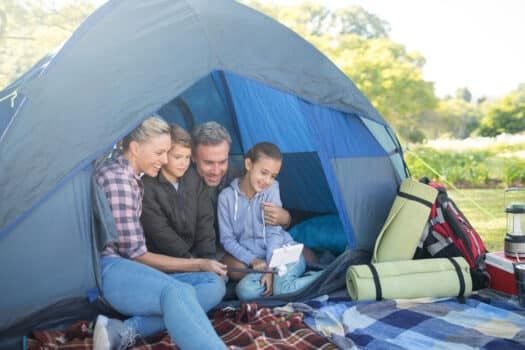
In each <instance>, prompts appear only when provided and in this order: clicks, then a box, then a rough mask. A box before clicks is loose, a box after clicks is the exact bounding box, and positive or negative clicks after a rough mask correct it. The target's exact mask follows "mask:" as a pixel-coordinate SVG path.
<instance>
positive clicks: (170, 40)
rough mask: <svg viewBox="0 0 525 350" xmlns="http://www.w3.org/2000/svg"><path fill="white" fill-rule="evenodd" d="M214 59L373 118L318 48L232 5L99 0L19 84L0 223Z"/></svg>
mask: <svg viewBox="0 0 525 350" xmlns="http://www.w3.org/2000/svg"><path fill="white" fill-rule="evenodd" d="M216 69H217V70H226V71H231V72H233V73H236V74H238V75H240V76H244V77H248V78H252V79H255V80H258V81H260V82H262V83H264V84H267V85H269V86H272V87H276V88H278V89H281V90H284V91H286V92H289V93H292V94H294V95H297V96H300V97H302V98H304V99H306V100H308V101H311V102H315V103H320V104H323V105H326V106H329V107H332V108H335V109H338V110H342V111H348V112H353V113H359V114H362V115H367V116H368V117H370V118H372V119H374V120H377V121H379V122H382V118H381V117H380V116H379V114H378V113H377V112H376V111H375V109H374V108H373V107H372V105H371V104H370V103H369V102H368V100H367V99H366V98H365V97H364V96H363V95H362V94H361V92H360V91H359V90H358V89H357V88H356V87H355V85H354V84H353V83H352V82H351V81H350V80H349V79H348V78H347V77H346V76H345V75H344V74H343V73H342V72H341V71H340V70H339V69H338V68H337V67H335V65H333V64H332V63H331V62H330V61H329V60H328V59H326V57H325V56H323V55H322V54H321V53H320V52H319V51H317V50H316V49H315V48H314V47H313V46H311V45H310V44H308V43H307V42H306V41H304V40H303V39H301V38H300V37H299V36H298V35H296V34H295V33H293V32H292V31H290V30H289V29H287V28H286V27H284V26H282V25H280V24H278V23H277V22H275V21H273V20H272V19H270V18H269V17H266V16H264V15H262V14H260V13H258V12H256V11H254V10H251V9H249V8H247V7H245V6H243V5H241V4H238V3H236V2H234V1H229V0H221V1H219V0H217V1H208V0H193V1H189V0H186V1H184V0H156V1H144V0H127V1H118V0H114V1H110V2H108V3H107V4H105V5H104V6H103V7H102V8H101V9H99V10H98V11H96V12H95V13H94V14H93V15H92V16H91V17H90V18H88V20H86V21H85V22H84V24H83V25H82V26H81V27H80V28H79V30H77V32H76V33H75V34H74V35H73V36H72V38H71V39H70V40H69V41H68V42H66V44H65V45H64V47H63V48H62V49H61V50H60V51H59V52H58V53H57V55H56V56H55V57H54V58H53V59H52V60H51V62H50V63H49V65H48V67H47V68H46V70H45V71H44V73H43V74H41V75H40V76H39V77H38V78H35V79H33V80H31V81H29V82H28V83H27V85H26V86H25V87H24V88H23V90H22V92H23V93H24V95H25V96H26V98H27V101H26V103H25V105H24V106H23V107H24V108H22V109H21V111H20V113H19V114H18V115H17V117H16V118H15V120H13V122H12V123H11V125H10V126H9V129H8V130H7V132H6V133H5V135H4V136H3V137H2V139H1V140H0V168H1V169H2V172H1V173H0V188H2V193H1V194H0V196H1V198H0V203H2V205H1V206H0V230H1V229H4V228H5V227H6V225H8V224H10V223H12V222H13V221H14V220H15V219H17V218H19V217H20V216H21V215H22V214H23V213H25V212H27V210H29V209H30V208H32V207H34V206H35V205H36V204H37V203H38V202H39V201H41V200H42V198H43V196H44V195H45V194H47V193H48V192H49V191H51V190H52V189H53V188H54V187H55V186H57V185H59V184H60V183H64V182H65V181H66V179H67V178H68V176H71V173H72V172H73V171H74V170H75V169H77V170H78V169H79V168H82V167H83V166H85V165H86V164H87V163H88V162H90V161H91V160H93V159H94V158H96V157H97V156H98V155H99V154H100V152H101V147H106V149H107V148H109V147H110V145H111V144H112V143H113V142H115V141H116V140H118V139H119V138H121V137H122V136H124V135H125V134H126V133H127V132H129V131H130V130H131V129H132V128H133V127H134V126H136V125H138V123H139V122H140V121H141V120H143V119H144V118H145V117H146V116H147V115H148V114H149V113H152V112H153V111H155V110H157V109H158V108H160V107H161V106H162V105H163V104H165V103H167V102H168V101H170V100H171V99H172V98H173V97H174V96H177V95H179V94H180V93H181V92H183V91H184V90H185V89H187V88H188V87H189V86H191V85H192V84H193V83H195V82H196V81H197V80H199V79H200V78H202V77H203V76H205V75H206V74H208V73H210V72H211V71H213V70H216ZM50 121H52V123H50ZM51 125H52V127H51ZM63 145H67V147H64V146H63ZM27 150H34V152H33V151H32V152H27ZM35 184H38V186H35ZM4 203H9V206H6V205H5V204H4Z"/></svg>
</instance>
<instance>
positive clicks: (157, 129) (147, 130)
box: [122, 115, 170, 150]
mask: <svg viewBox="0 0 525 350" xmlns="http://www.w3.org/2000/svg"><path fill="white" fill-rule="evenodd" d="M163 134H168V135H169V134H170V126H169V125H168V123H166V122H165V121H164V119H162V118H160V117H159V116H157V115H152V116H151V117H149V118H148V119H146V120H144V121H143V122H142V123H141V124H140V125H139V126H138V127H137V128H136V129H135V130H133V131H132V132H130V133H129V134H128V135H126V136H125V137H124V138H123V139H122V149H123V150H127V149H128V148H129V144H130V143H131V141H136V142H139V143H142V142H145V141H147V140H149V139H150V138H152V137H155V136H160V135H163Z"/></svg>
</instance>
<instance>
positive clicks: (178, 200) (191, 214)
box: [141, 167, 216, 258]
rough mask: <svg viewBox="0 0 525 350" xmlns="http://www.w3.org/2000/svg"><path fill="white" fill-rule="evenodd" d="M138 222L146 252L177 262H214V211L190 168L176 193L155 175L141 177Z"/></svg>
mask: <svg viewBox="0 0 525 350" xmlns="http://www.w3.org/2000/svg"><path fill="white" fill-rule="evenodd" d="M143 183H144V200H143V202H142V216H141V222H142V225H143V227H144V234H145V236H146V244H147V246H148V250H149V251H151V252H153V253H160V254H165V255H170V256H174V257H181V258H189V257H196V258H215V252H216V247H215V237H216V235H215V229H214V227H213V221H214V217H215V214H214V209H213V204H212V199H211V198H210V191H209V187H208V186H207V185H206V184H205V183H204V181H203V180H202V179H201V177H200V176H199V175H198V173H197V172H196V170H195V169H194V168H193V167H190V168H189V169H188V171H187V172H186V174H184V176H183V177H182V178H181V179H180V181H179V189H178V190H175V188H174V187H173V185H172V184H171V183H170V182H169V181H168V180H167V179H166V178H165V177H164V176H163V175H162V173H161V172H159V175H158V176H157V177H155V178H152V177H149V176H147V175H144V177H143Z"/></svg>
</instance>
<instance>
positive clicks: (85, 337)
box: [27, 303, 337, 350]
mask: <svg viewBox="0 0 525 350" xmlns="http://www.w3.org/2000/svg"><path fill="white" fill-rule="evenodd" d="M211 321H212V324H213V326H214V327H215V330H216V331H217V334H219V336H220V337H221V338H222V340H223V341H224V342H225V343H226V345H228V347H229V348H230V349H243V350H281V349H282V350H292V349H299V350H309V349H322V350H333V349H337V347H336V346H335V345H333V344H332V343H330V341H329V340H328V339H327V338H326V337H323V336H321V335H319V334H317V333H316V332H315V331H313V330H312V329H310V328H309V327H308V326H306V324H305V323H304V322H303V314H302V313H301V312H293V313H285V314H279V313H274V312H272V309H269V308H264V307H260V306H258V305H257V304H245V303H242V304H241V305H240V307H239V309H234V308H224V309H222V310H218V311H217V312H216V313H215V314H214V316H213V318H212V320H211ZM92 347H93V339H92V325H91V324H89V323H88V322H87V321H79V322H77V323H75V324H73V325H72V326H71V327H69V328H68V329H67V330H66V331H65V332H63V331H55V330H43V331H34V332H33V337H32V338H30V339H28V342H27V349H28V350H43V349H46V350H58V349H60V350H66V349H67V350H88V349H92ZM133 349H134V350H167V349H170V350H171V349H178V347H177V346H176V345H175V344H174V343H173V342H172V341H171V339H170V337H169V335H168V334H167V333H166V332H163V333H160V334H159V335H157V336H155V337H152V338H148V339H147V340H144V339H139V340H138V341H137V343H136V344H135V346H134V347H133Z"/></svg>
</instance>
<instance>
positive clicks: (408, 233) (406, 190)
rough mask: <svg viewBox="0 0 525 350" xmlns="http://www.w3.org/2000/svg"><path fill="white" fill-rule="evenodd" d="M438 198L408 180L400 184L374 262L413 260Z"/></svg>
mask: <svg viewBox="0 0 525 350" xmlns="http://www.w3.org/2000/svg"><path fill="white" fill-rule="evenodd" d="M437 194H438V191H437V190H436V189H435V188H432V187H430V186H428V185H425V184H423V183H420V182H418V181H416V180H413V179H410V178H408V179H405V180H404V181H403V182H402V183H401V185H400V186H399V191H398V195H397V196H396V198H395V200H394V203H393V204H392V208H390V212H389V213H388V216H387V218H386V220H385V223H384V225H383V227H382V229H381V231H380V232H379V235H378V237H377V239H376V243H375V247H374V255H373V257H372V261H373V262H384V261H398V260H410V259H412V258H413V257H414V253H415V252H416V248H417V245H418V244H419V240H420V238H421V234H422V233H423V229H424V228H425V225H426V224H427V221H428V217H429V215H430V208H431V207H432V203H434V201H435V200H436V197H437Z"/></svg>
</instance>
